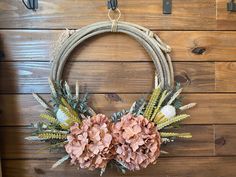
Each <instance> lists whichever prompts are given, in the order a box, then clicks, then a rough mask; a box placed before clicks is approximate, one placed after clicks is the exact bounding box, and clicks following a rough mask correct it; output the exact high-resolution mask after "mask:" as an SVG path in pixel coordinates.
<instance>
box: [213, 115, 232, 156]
mask: <svg viewBox="0 0 236 177" xmlns="http://www.w3.org/2000/svg"><path fill="white" fill-rule="evenodd" d="M232 116H233V115H232ZM233 117H234V116H233ZM215 132H216V134H215V149H216V151H215V152H216V155H228V156H230V155H236V151H235V149H236V135H235V132H236V125H216V126H215Z"/></svg>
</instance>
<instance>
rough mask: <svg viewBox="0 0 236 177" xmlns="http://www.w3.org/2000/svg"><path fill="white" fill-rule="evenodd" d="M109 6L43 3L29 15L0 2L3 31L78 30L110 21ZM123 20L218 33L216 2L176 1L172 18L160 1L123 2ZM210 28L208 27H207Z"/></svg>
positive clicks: (57, 0)
mask: <svg viewBox="0 0 236 177" xmlns="http://www.w3.org/2000/svg"><path fill="white" fill-rule="evenodd" d="M105 3H106V2H104V1H87V0H80V1H74V0H66V1H65V0H52V1H46V0H42V1H40V3H39V10H38V11H36V12H32V11H29V10H28V9H26V8H24V7H23V4H22V3H21V1H14V0H2V1H1V2H0V7H1V11H0V28H61V29H64V28H65V27H67V28H78V27H81V26H84V25H87V24H90V23H93V22H97V21H101V20H107V19H108V18H107V15H106V14H107V9H106V4H105ZM119 7H120V9H121V11H122V18H121V20H125V21H129V22H133V23H138V24H140V25H143V26H146V27H149V28H152V29H185V30H186V29H189V30H190V29H201V30H203V29H208V30H209V29H215V28H216V19H215V18H216V11H215V0H207V1H206V0H176V1H175V3H174V8H173V12H172V15H169V16H168V15H163V12H162V1H161V0H158V1H156V0H149V1H148V3H147V1H146V0H139V2H138V3H137V1H135V0H129V1H126V0H120V1H119ZM205 24H207V25H205Z"/></svg>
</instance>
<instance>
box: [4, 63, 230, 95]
mask: <svg viewBox="0 0 236 177" xmlns="http://www.w3.org/2000/svg"><path fill="white" fill-rule="evenodd" d="M49 68H50V63H48V62H1V63H0V75H1V76H7V77H1V80H0V83H1V85H0V92H1V93H32V92H38V93H48V92H49V86H48V83H47V78H48V77H49V70H50V69H49ZM174 68H175V80H176V81H177V82H180V83H181V84H182V85H183V86H186V89H185V91H186V92H213V91H215V64H214V63H211V62H207V63H206V62H205V63H201V62H178V63H174ZM64 71H65V72H64V76H65V77H64V79H66V80H68V81H69V83H71V84H74V83H75V81H76V80H79V82H80V84H81V86H84V87H85V86H86V87H87V91H88V92H90V93H92V92H96V93H101V92H102V93H114V92H117V93H118V92H120V93H124V92H125V93H127V92H128V93H135V92H136V93H137V92H139V93H140V92H150V91H151V90H152V88H153V84H154V65H153V63H151V62H141V63H140V62H129V63H126V62H72V63H70V62H69V63H68V64H67V65H66V67H65V69H64ZM219 72H220V71H219ZM225 92H227V90H225Z"/></svg>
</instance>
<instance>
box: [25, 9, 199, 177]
mask: <svg viewBox="0 0 236 177" xmlns="http://www.w3.org/2000/svg"><path fill="white" fill-rule="evenodd" d="M115 12H117V13H118V16H117V17H116V18H111V15H110V13H111V10H110V11H109V12H108V18H109V19H110V21H105V22H98V23H94V24H91V25H88V26H85V27H83V28H81V29H79V30H76V31H68V30H67V31H66V33H63V35H61V37H60V38H59V41H60V43H58V47H55V48H56V49H58V50H56V51H55V52H56V53H55V55H54V57H53V58H54V60H53V63H52V68H51V73H50V79H49V86H50V89H51V100H50V101H49V102H47V101H45V100H44V99H43V98H42V97H40V96H39V95H37V94H33V96H34V97H35V99H36V100H37V101H38V102H39V103H40V104H41V105H42V106H43V107H44V108H45V113H43V114H41V115H40V118H41V119H43V120H44V121H42V122H38V123H36V124H33V127H34V128H36V131H34V133H33V135H32V136H30V137H26V139H28V140H31V141H42V142H44V143H51V146H50V148H53V149H58V150H59V152H65V153H66V155H65V154H64V156H63V157H62V158H61V159H59V160H58V161H57V162H56V163H55V164H53V166H52V168H56V167H57V166H59V165H60V164H62V163H63V162H65V161H66V160H70V162H71V164H72V165H77V166H78V167H79V168H85V169H89V170H95V169H100V170H101V173H100V174H101V175H102V174H103V173H104V172H105V169H106V167H107V166H109V165H108V164H112V165H114V166H115V167H117V168H118V169H119V170H121V172H123V173H124V172H125V171H127V170H131V171H134V170H140V169H142V168H146V167H147V166H148V165H150V164H155V163H156V161H157V160H158V157H159V156H160V154H161V152H164V151H162V150H161V147H162V146H161V145H162V144H167V143H171V142H173V141H174V140H175V139H176V138H191V137H192V135H191V133H178V132H169V131H170V130H171V127H173V126H174V125H176V124H177V123H178V122H180V121H182V120H184V119H186V118H188V117H189V115H187V114H184V113H182V112H183V111H185V110H187V109H190V108H192V107H194V106H195V105H196V104H195V103H190V104H187V105H182V100H181V98H180V97H179V95H180V93H181V92H182V88H180V86H179V84H176V86H175V85H174V76H173V67H172V63H171V58H170V56H169V54H168V53H169V52H170V51H171V49H170V47H169V46H168V45H166V44H164V43H163V42H162V41H161V39H160V38H159V37H158V36H157V35H156V34H154V33H153V32H152V31H150V30H149V29H147V28H144V27H142V26H139V25H136V24H132V23H127V22H122V21H119V18H120V16H121V13H120V11H119V9H116V10H115ZM68 32H69V33H68ZM71 32H72V33H71ZM113 32H118V33H123V34H126V35H128V36H130V37H132V38H134V39H135V40H136V41H138V42H139V43H140V44H141V45H142V46H143V47H144V49H145V50H146V51H147V53H148V54H149V56H150V57H151V58H152V61H153V63H154V65H155V69H156V72H155V88H154V89H153V92H152V94H151V96H150V98H148V99H145V98H141V99H139V100H136V101H135V102H134V103H133V104H132V106H131V107H130V108H129V109H123V110H121V111H118V112H115V113H113V115H111V116H109V117H108V116H106V115H105V114H102V113H99V114H97V113H96V112H95V111H96V110H95V111H94V110H93V109H92V108H91V107H90V105H89V102H88V97H87V95H88V94H82V95H80V93H79V85H78V82H76V87H75V95H73V94H72V91H71V89H70V86H69V85H68V84H67V82H66V81H62V80H61V77H62V74H63V69H64V66H65V64H66V61H67V59H68V58H69V55H70V53H71V52H72V51H73V50H74V49H75V48H76V47H77V46H79V45H80V44H81V43H83V42H84V41H85V40H87V39H89V38H91V37H94V36H96V35H100V34H104V33H113ZM45 120H46V122H45ZM165 128H166V129H165ZM166 131H168V132H166ZM61 150H63V151H61ZM164 153H166V152H164Z"/></svg>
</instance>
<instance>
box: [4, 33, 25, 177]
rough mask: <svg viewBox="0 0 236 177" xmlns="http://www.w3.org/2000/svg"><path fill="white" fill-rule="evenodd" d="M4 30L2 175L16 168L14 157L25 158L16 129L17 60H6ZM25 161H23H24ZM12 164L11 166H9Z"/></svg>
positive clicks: (17, 121)
mask: <svg viewBox="0 0 236 177" xmlns="http://www.w3.org/2000/svg"><path fill="white" fill-rule="evenodd" d="M3 33H4V31H2V32H1V31H0V152H1V154H0V156H1V158H2V167H3V168H2V175H3V177H5V176H9V174H11V173H13V171H14V169H12V168H10V166H11V165H10V164H11V163H14V159H16V157H17V158H24V157H23V156H22V155H21V154H20V153H19V152H21V148H22V147H23V146H22V145H23V144H24V143H23V142H24V139H21V138H19V137H21V136H19V135H17V134H18V133H21V132H19V131H15V130H17V129H18V127H17V126H18V125H19V122H20V120H19V107H18V102H17V100H18V95H17V94H15V93H17V92H18V88H17V82H18V76H17V70H16V67H15V66H16V62H13V61H11V59H9V60H8V61H5V60H6V58H7V55H8V54H7V53H5V52H6V51H11V52H14V51H12V50H8V49H7V47H10V46H8V44H7V42H6V43H4V39H3ZM22 162H23V161H22ZM9 165H10V166H9ZM23 166H24V163H19V164H18V165H17V167H16V169H23Z"/></svg>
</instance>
